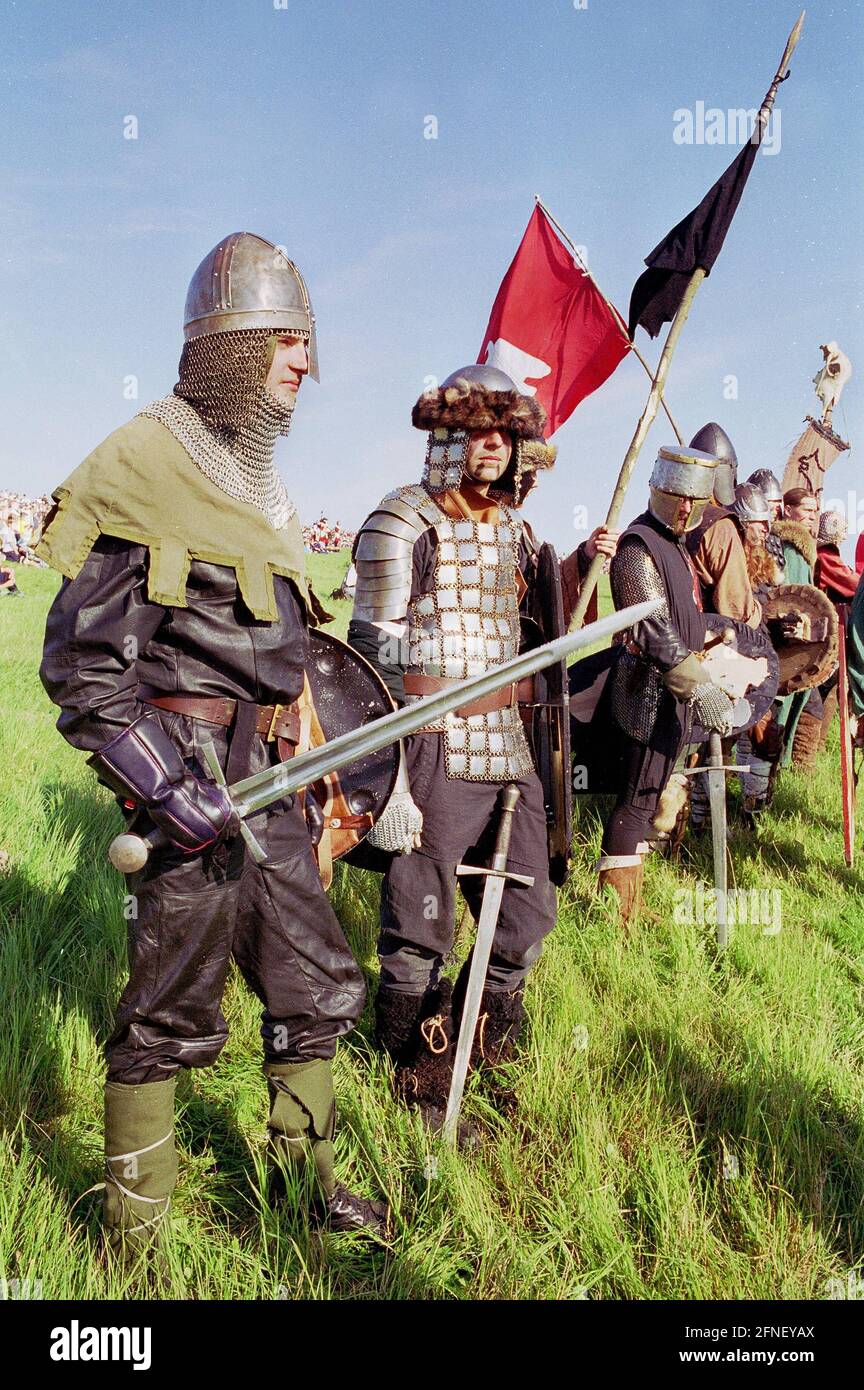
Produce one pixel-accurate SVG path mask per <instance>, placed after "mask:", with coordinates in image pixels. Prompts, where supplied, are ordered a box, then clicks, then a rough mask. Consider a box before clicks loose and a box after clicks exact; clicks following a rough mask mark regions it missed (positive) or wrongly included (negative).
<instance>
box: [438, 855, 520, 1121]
mask: <svg viewBox="0 0 864 1390" xmlns="http://www.w3.org/2000/svg"><path fill="white" fill-rule="evenodd" d="M506 881H507V880H506V879H504V878H497V877H490V878H487V880H486V885H485V887H484V889H483V906H482V907H481V909H480V921H479V922H478V923H477V936H476V938H475V940H474V953H473V955H472V957H471V974H470V977H469V980H468V988H467V990H466V991H465V1003H464V1006H463V1009H462V1025H461V1027H460V1029H459V1041H458V1043H457V1045H456V1057H455V1059H454V1062H453V1078H452V1080H451V1082H450V1094H449V1096H448V1097H447V1110H446V1112H445V1115H444V1127H443V1135H444V1138H445V1139H446V1140H447V1141H448V1142H449V1143H455V1140H456V1133H457V1129H458V1125H459V1111H460V1110H461V1108H462V1096H463V1093H464V1091H465V1081H466V1079H467V1077H468V1062H469V1060H470V1058H471V1048H472V1047H473V1045H474V1034H475V1033H476V1032H477V1020H478V1018H479V1017H480V1001H481V999H482V998H483V988H484V985H485V984H486V971H487V969H488V967H489V957H490V955H491V954H492V942H493V940H494V937H495V927H496V926H497V923H498V913H499V912H500V911H501V899H502V897H503V896H504V885H505V883H506Z"/></svg>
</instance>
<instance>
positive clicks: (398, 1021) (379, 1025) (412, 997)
mask: <svg viewBox="0 0 864 1390" xmlns="http://www.w3.org/2000/svg"><path fill="white" fill-rule="evenodd" d="M425 1001H426V995H425V994H405V993H404V992H403V991H402V990H396V989H391V988H390V987H389V986H388V985H385V984H381V985H379V986H378V993H377V994H376V996H375V1034H374V1036H375V1042H376V1045H377V1046H378V1048H379V1049H380V1050H381V1051H382V1052H386V1053H387V1056H388V1057H389V1058H390V1060H391V1062H392V1063H393V1065H394V1067H396V1069H397V1071H398V1070H399V1068H401V1067H405V1066H408V1065H409V1064H410V1062H411V1061H412V1060H413V1057H414V1054H415V1052H416V1050H417V1041H418V1038H419V1031H418V1030H419V1026H420V1016H421V1014H422V1012H423V1008H424V1003H425Z"/></svg>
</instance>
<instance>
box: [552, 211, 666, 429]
mask: <svg viewBox="0 0 864 1390" xmlns="http://www.w3.org/2000/svg"><path fill="white" fill-rule="evenodd" d="M534 201H535V203H536V204H537V206H538V208H540V210H541V211H542V212H543V214H544V215H545V216H546V217H548V219H549V221H550V222H551V223H552V226H553V227H554V228H555V230H556V232H558V234H559V236H560V237H561V239H562V241H566V243H567V245H568V246H569V247H570V250H571V251H572V252H573V259H574V261H576V263H577V265H578V266H579V269H580V270H581V271H582V272H583V274H585V275H587V276H588V279H589V280H590V281H591V284H592V285H593V286H594V288H595V290H596V291H597V293H598V294H599V296H600V298H601V299H602V300H603V302H604V304H605V305H606V308H607V309H608V310H609V311H610V313H612V314H614V316H615V319H616V321H617V323H618V325H619V326H620V329H621V336H622V337H623V338H624V339H625V341H626V342H627V345H628V347H629V348H630V351H631V352H632V353H633V356H634V357H635V358H637V360H638V361H639V362H641V363H642V366H643V367H644V368H645V372H646V375H647V377H648V380H649V381H653V380H654V373H653V371H652V370H651V367H650V365H649V364H648V363H647V362H646V361H645V358H644V357H643V356H642V354H641V352H640V351H639V349H638V348H637V346H636V344H635V343H631V342H630V334H629V333H628V332H627V325H626V323H625V322H624V320H623V318H622V317H621V315H620V314H619V312H618V310H617V309H616V308H615V305H614V304H613V303H612V301H611V299H607V298H606V295H605V294H604V293H603V291H602V289H601V288H600V286H599V285H598V284H597V281H596V280H595V279H594V276H593V275H592V274H591V271H590V270H589V269H588V267H587V265H586V264H585V262H584V261H583V259H582V257H581V256H580V255H579V252H578V251H577V249H576V245H575V243H574V242H573V241H572V240H571V239H570V237H569V236H568V235H567V233H566V232H565V230H564V228H563V227H562V226H561V223H560V222H559V221H558V220H557V218H556V217H553V215H552V213H551V212H550V211H549V209H548V208H547V206H546V204H545V203H544V202H543V199H542V198H541V197H540V194H539V193H535V194H534ZM660 404H661V405H662V406H663V409H664V410H665V412H666V417H667V419H668V421H669V424H670V425H671V426H672V428H673V430H674V431H675V437H676V439H677V440H678V443H679V444H683V443H684V437H683V435H682V434H681V431H680V430H679V428H678V426H677V425H676V423H675V421H674V419H673V418H672V412H671V411H670V409H669V407H668V405H667V404H666V400H665V398H663V399H661V402H660Z"/></svg>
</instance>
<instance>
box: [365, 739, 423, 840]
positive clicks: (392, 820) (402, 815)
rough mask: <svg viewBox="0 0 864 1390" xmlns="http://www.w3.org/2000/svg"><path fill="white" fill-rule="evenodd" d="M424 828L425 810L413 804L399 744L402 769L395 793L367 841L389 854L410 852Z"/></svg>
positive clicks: (403, 756) (400, 768) (400, 767)
mask: <svg viewBox="0 0 864 1390" xmlns="http://www.w3.org/2000/svg"><path fill="white" fill-rule="evenodd" d="M422 829H423V812H422V811H421V810H420V807H419V806H416V805H415V804H414V798H413V796H412V795H411V787H410V784H409V782H408V773H407V771H406V768H405V755H404V753H402V751H401V748H400V756H399V772H398V774H397V777H396V784H395V786H394V788H393V793H392V795H391V797H390V800H389V801H388V802H387V805H386V806H385V807H384V810H383V812H382V813H381V816H380V818H379V820H377V821H376V823H375V825H374V826H373V827H372V829H371V831H370V832H369V834H368V835H367V836H366V841H367V844H370V845H373V846H374V847H375V849H383V850H385V851H386V853H387V854H410V853H411V851H412V849H419V848H420V832H421V830H422Z"/></svg>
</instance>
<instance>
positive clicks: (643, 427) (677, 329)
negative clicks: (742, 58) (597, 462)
mask: <svg viewBox="0 0 864 1390" xmlns="http://www.w3.org/2000/svg"><path fill="white" fill-rule="evenodd" d="M805 14H806V10H802V11H801V14H800V15H799V17H798V20H797V23H796V24H795V27H794V28H793V30H792V32H791V34H790V35H789V38H788V39H787V41H786V47H785V49H784V50H783V57H782V58H781V60H780V66H779V67H778V69H777V71H776V73H775V75H774V80H773V81H772V83H771V86H770V87H769V88H768V91H767V92H766V94H765V98H764V100H763V102H762V105H761V106H760V108H759V112H758V115H757V117H756V124H757V127H758V138H757V136H756V130H755V129H754V131H753V135H752V136H751V140H753V142H754V143H755V144H758V143H759V140H761V138H762V133H763V132H764V129H765V126H766V125H767V123H768V118H769V116H770V114H771V109H772V107H773V105H774V100H775V98H776V96H777V89H778V87H779V86H780V83H781V82H783V81H785V79H786V78H787V77H788V75H789V72H788V69H789V60H790V59H791V57H792V54H793V52H794V50H795V45H796V44H797V42H798V39H799V38H800V35H801V27H802V25H803V23H804V15H805ZM706 274H707V271H706V270H705V269H704V268H703V267H702V266H696V268H695V270H694V271H693V273H692V275H691V276H690V279H689V281H688V284H687V288H686V289H685V291H684V295H683V297H682V299H681V303H680V304H679V306H678V309H677V311H676V313H675V317H674V318H673V320H672V324H671V326H670V328H669V333H668V335H667V337H666V342H665V343H664V344H663V351H662V352H661V354H660V361H659V362H658V364H657V371H656V372H655V373H654V379H653V381H652V382H651V390H650V391H649V393H648V399H647V401H646V402H645V409H644V410H643V411H642V414H641V416H640V418H639V422H638V424H637V425H636V429H635V431H634V434H633V438H632V439H631V441H630V447H629V448H628V450H627V453H626V454H625V456H624V462H623V463H622V465H621V472H620V473H619V474H618V482H617V483H616V485H615V491H614V492H613V494H612V501H611V502H610V504H609V510H608V512H607V513H606V526H607V527H609V528H610V529H614V528H615V527H617V525H618V520H619V517H620V515H621V508H622V507H623V505H624V497H625V495H626V492H627V488H628V486H629V483H630V479H631V477H632V476H633V469H634V468H635V467H636V460H637V458H638V457H639V451H640V449H641V448H642V445H643V444H644V443H645V439H646V437H647V434H648V431H649V430H650V428H651V426H652V425H653V423H654V420H655V417H656V415H657V411H658V410H659V408H660V403H661V401H662V399H663V388H664V386H665V385H666V377H667V376H668V373H669V364H670V362H671V361H672V356H673V354H674V352H675V348H676V346H677V344H678V339H679V338H680V336H681V330H682V328H683V327H684V324H685V323H686V321H687V315H688V314H689V313H690V308H691V305H692V303H693V300H694V299H695V297H696V292H697V290H698V289H699V286H700V285H701V283H702V281H703V280H704V279H705V276H706ZM605 562H606V561H605V556H603V555H601V554H599V553H598V554H597V555H595V556H594V559H593V560H592V561H591V564H590V565H589V567H588V573H587V574H586V576H585V579H584V581H583V583H582V590H581V593H580V595H579V601H578V603H577V604H576V607H575V609H574V610H573V617H572V619H571V623H570V626H571V627H578V626H579V624H580V623H581V622H582V621H583V619H584V617H585V613H586V610H587V608H588V604H589V602H590V600H591V595H592V594H593V592H594V590H595V589H596V587H597V583H598V581H599V578H600V572H601V570H602V569H603V566H604V564H605Z"/></svg>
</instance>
